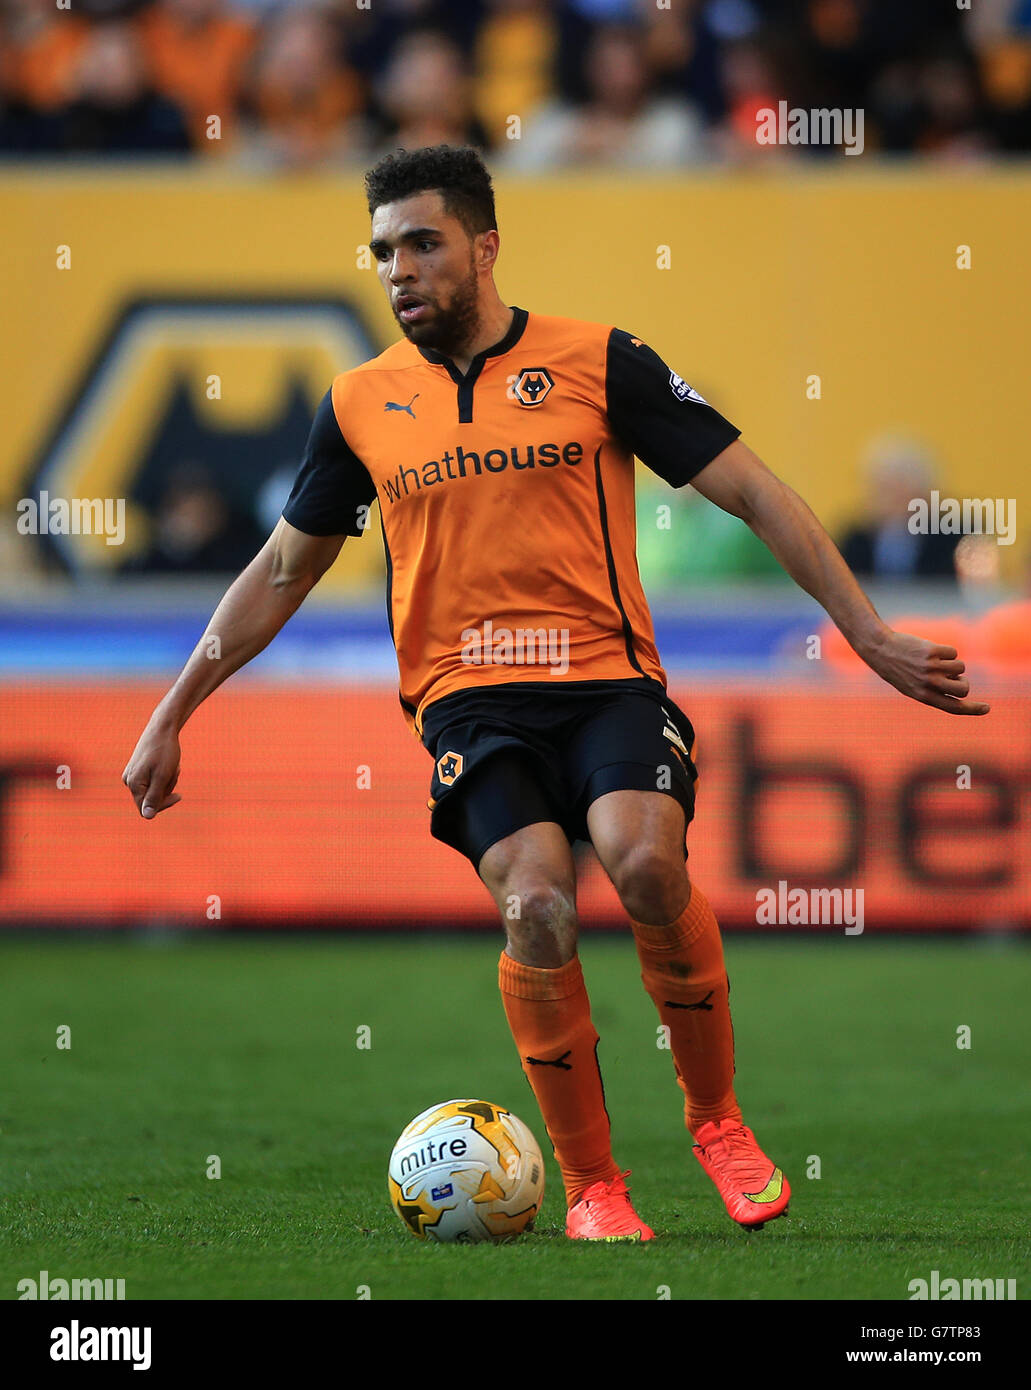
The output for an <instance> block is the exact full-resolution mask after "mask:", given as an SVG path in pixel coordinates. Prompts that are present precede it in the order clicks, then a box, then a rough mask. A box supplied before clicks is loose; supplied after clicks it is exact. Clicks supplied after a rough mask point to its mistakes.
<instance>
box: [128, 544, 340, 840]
mask: <svg viewBox="0 0 1031 1390" xmlns="http://www.w3.org/2000/svg"><path fill="white" fill-rule="evenodd" d="M343 543H344V537H343V536H308V535H305V533H304V532H303V531H298V530H297V529H296V528H295V527H293V526H291V525H290V523H289V522H288V521H286V520H284V519H282V518H281V519H280V521H279V522H278V524H277V526H276V529H275V530H274V531H273V532H272V534H271V536H269V538H268V540H267V541H266V542H265V544H264V546H263V547H262V548H261V550H259V551H258V553H257V555H256V556H255V557H254V559H253V560H252V561H251V563H250V564H249V565H248V566H247V568H246V569H245V570H244V571H243V573H242V574H240V576H239V577H238V578H237V579H235V580H234V581H233V583H232V584H231V585H230V587H229V589H228V590H227V591H226V594H225V597H224V598H223V599H222V602H221V603H220V604H219V605H218V607H217V608H216V609H215V612H214V615H213V616H212V619H211V622H210V623H208V626H207V629H206V630H205V632H204V636H203V637H202V638H201V639H200V641H199V642H198V643H197V646H196V647H195V648H194V651H193V655H192V656H191V657H190V659H189V661H188V662H187V663H186V665H185V666H184V667H183V670H182V673H181V675H180V676H179V679H178V680H177V681H176V683H175V685H173V686H172V688H171V690H169V692H168V694H167V695H166V696H165V697H164V699H163V700H162V701H161V703H160V704H159V705H158V707H157V708H156V709H155V711H154V713H153V714H152V715H151V717H150V720H149V722H148V724H147V727H146V728H145V729H144V731H143V733H142V735H141V736H140V741H139V743H137V745H136V750H135V752H134V753H133V755H132V757H131V758H130V759H129V762H128V764H127V766H126V769H125V771H124V772H123V773H122V781H123V782H124V783H125V785H126V786H127V787H128V788H129V791H130V792H131V793H132V798H133V800H134V801H135V802H136V808H137V810H138V811H139V813H140V815H141V816H143V818H144V819H145V820H151V819H153V817H154V816H156V815H157V814H158V812H159V811H167V810H168V808H169V807H170V806H174V805H175V804H176V802H177V801H180V800H181V799H182V798H181V797H180V796H179V795H178V794H177V793H176V792H175V784H176V782H177V781H178V780H179V731H180V730H181V729H182V727H183V725H184V724H185V723H186V721H187V719H189V717H190V715H191V714H192V713H193V711H194V710H195V709H196V708H197V706H198V705H199V704H201V702H202V701H204V700H206V699H207V697H208V696H209V695H210V694H211V692H212V691H213V690H216V689H217V688H218V686H220V685H221V684H222V682H223V681H224V680H226V679H227V678H228V677H229V676H231V675H232V674H233V672H234V671H238V670H239V669H240V667H241V666H245V665H246V664H247V662H248V661H250V660H251V658H252V657H255V656H257V655H258V653H259V652H260V651H264V649H265V648H266V647H267V646H268V644H269V643H270V642H271V641H272V639H273V637H275V635H276V633H277V632H278V631H279V630H280V628H281V627H282V626H283V625H284V623H285V622H286V621H287V619H288V618H290V617H291V616H292V615H293V614H294V613H295V612H296V611H297V609H298V608H299V607H300V606H301V604H302V603H303V602H304V599H305V598H306V597H307V596H308V594H309V593H310V592H311V590H312V589H313V588H314V587H315V585H316V584H317V583H318V581H319V580H320V579H321V578H322V576H323V575H324V574H325V572H326V570H328V569H329V567H330V565H331V564H332V563H333V561H334V560H335V559H336V557H337V555H338V554H339V553H340V547H341V546H342V545H343Z"/></svg>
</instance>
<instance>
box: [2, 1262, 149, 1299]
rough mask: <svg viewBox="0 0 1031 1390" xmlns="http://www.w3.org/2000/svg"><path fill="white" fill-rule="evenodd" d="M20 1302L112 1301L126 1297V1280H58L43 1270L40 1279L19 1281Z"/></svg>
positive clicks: (29, 1278) (30, 1278)
mask: <svg viewBox="0 0 1031 1390" xmlns="http://www.w3.org/2000/svg"><path fill="white" fill-rule="evenodd" d="M17 1288H18V1301H19V1302H21V1301H22V1300H23V1299H29V1300H33V1299H42V1300H43V1301H46V1300H47V1299H53V1300H55V1301H56V1300H60V1299H63V1298H67V1299H97V1300H103V1301H112V1300H114V1299H119V1298H124V1297H125V1280H124V1279H57V1278H51V1277H50V1271H49V1270H46V1269H41V1270H40V1271H39V1278H38V1279H33V1278H32V1277H31V1275H30V1276H29V1277H27V1278H25V1279H19V1280H18V1285H17Z"/></svg>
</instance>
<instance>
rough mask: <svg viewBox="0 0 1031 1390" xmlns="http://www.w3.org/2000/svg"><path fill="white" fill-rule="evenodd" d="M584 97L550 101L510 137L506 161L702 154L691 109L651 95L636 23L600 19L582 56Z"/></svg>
mask: <svg viewBox="0 0 1031 1390" xmlns="http://www.w3.org/2000/svg"><path fill="white" fill-rule="evenodd" d="M585 62H586V76H587V91H588V99H587V102H586V104H585V105H583V106H579V107H577V106H573V105H571V104H569V103H567V102H553V103H551V104H549V105H548V106H546V107H544V108H543V109H542V110H541V111H540V112H539V113H538V114H537V116H536V117H535V118H534V119H532V120H531V121H530V122H529V123H528V124H527V126H526V127H525V128H524V130H523V135H522V139H521V140H518V141H513V142H512V145H511V148H510V149H509V151H508V152H507V158H506V163H507V164H508V165H509V167H511V168H516V169H545V168H554V167H558V168H561V167H563V166H570V165H579V166H582V165H591V164H599V163H602V164H604V163H607V164H610V165H624V166H626V165H639V166H642V167H646V168H656V167H662V166H665V167H667V168H668V167H673V166H676V165H678V164H684V163H688V162H690V161H692V160H698V159H700V158H702V157H704V155H705V153H706V141H705V135H704V131H703V125H702V121H701V119H700V117H699V115H698V113H697V111H695V109H694V108H693V107H692V106H691V105H690V104H689V103H688V102H686V101H684V100H682V99H680V98H677V97H663V96H660V95H658V93H657V91H656V90H655V85H654V73H653V71H652V69H651V66H650V64H649V61H648V54H647V47H646V43H645V35H644V31H643V29H641V28H639V27H637V26H634V25H624V24H619V25H602V26H600V27H599V28H598V29H596V30H595V32H594V34H593V35H592V37H591V40H590V44H589V47H588V50H587V55H586V59H585Z"/></svg>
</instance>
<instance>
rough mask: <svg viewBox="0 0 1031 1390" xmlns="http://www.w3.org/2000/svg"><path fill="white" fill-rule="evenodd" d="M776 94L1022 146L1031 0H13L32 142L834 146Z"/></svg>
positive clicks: (153, 146) (805, 154)
mask: <svg viewBox="0 0 1031 1390" xmlns="http://www.w3.org/2000/svg"><path fill="white" fill-rule="evenodd" d="M779 101H786V102H787V103H788V106H789V107H792V108H798V109H804V110H811V109H814V108H836V109H841V110H862V111H863V113H864V123H865V134H864V138H865V148H866V149H867V150H868V151H870V152H879V153H884V154H890V155H917V156H923V157H929V158H938V159H949V160H954V159H977V158H991V157H998V156H1000V155H1006V154H1019V153H1026V152H1027V151H1028V150H1031V0H973V3H971V4H970V6H969V8H960V7H959V6H958V5H957V4H954V3H952V2H951V0H669V5H668V7H663V6H660V5H658V4H656V3H655V0H322V3H317V2H316V0H278V3H277V2H276V0H0V152H2V153H5V154H7V155H18V156H22V157H26V156H28V157H32V156H36V157H52V156H55V155H56V156H61V155H64V156H68V155H97V154H101V155H129V156H143V155H161V156H169V155H172V156H176V155H178V156H182V157H190V156H195V157H219V156H226V155H231V156H232V157H234V158H236V159H238V160H242V161H244V162H245V163H246V162H248V161H250V162H253V163H257V164H259V165H261V166H269V167H284V166H286V167H307V166H312V165H319V164H325V163H327V162H331V161H337V160H340V161H361V160H372V159H375V158H376V157H378V155H380V154H381V153H383V152H385V151H386V150H389V149H393V148H396V147H397V146H399V145H400V146H405V147H409V148H410V147H413V146H419V145H433V144H439V143H449V144H466V143H467V144H473V145H475V146H477V147H478V148H480V149H481V150H483V151H484V152H486V153H487V154H488V155H489V157H490V158H491V160H492V162H494V163H495V164H497V165H499V166H502V167H505V166H508V167H514V168H525V169H544V168H561V167H563V166H568V165H577V166H581V165H592V164H596V163H604V164H608V165H615V166H621V165H622V166H643V167H670V166H676V165H684V164H690V163H700V162H707V161H718V162H723V163H726V162H744V161H748V160H756V159H769V158H780V159H784V158H813V157H828V156H831V157H836V156H838V155H840V153H841V151H840V149H834V148H830V149H828V148H827V147H820V146H806V145H799V146H782V145H776V146H770V145H760V144H758V143H757V141H756V128H757V121H756V113H757V112H758V111H760V110H762V109H764V108H774V109H775V108H776V107H777V104H778V102H779Z"/></svg>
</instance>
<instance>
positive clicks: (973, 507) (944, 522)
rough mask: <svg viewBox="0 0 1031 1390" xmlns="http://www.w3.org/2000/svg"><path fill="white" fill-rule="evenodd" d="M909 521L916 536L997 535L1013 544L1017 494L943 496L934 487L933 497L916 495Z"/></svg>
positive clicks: (910, 527)
mask: <svg viewBox="0 0 1031 1390" xmlns="http://www.w3.org/2000/svg"><path fill="white" fill-rule="evenodd" d="M908 511H909V521H908V522H907V523H906V525H907V527H908V529H909V531H910V533H911V534H912V535H914V536H926V535H928V534H930V535H932V536H994V537H995V540H996V543H997V544H998V545H1012V544H1013V542H1014V540H1015V538H1016V527H1017V499H1016V498H1015V497H964V498H962V500H961V499H960V498H958V497H942V495H941V493H940V492H938V491H937V489H935V490H934V491H932V493H931V496H930V498H927V497H914V498H913V500H912V501H911V502H910V504H909V507H908Z"/></svg>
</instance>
